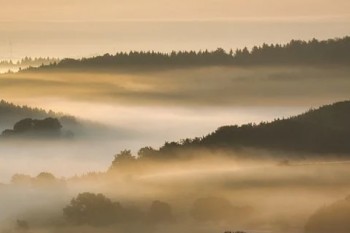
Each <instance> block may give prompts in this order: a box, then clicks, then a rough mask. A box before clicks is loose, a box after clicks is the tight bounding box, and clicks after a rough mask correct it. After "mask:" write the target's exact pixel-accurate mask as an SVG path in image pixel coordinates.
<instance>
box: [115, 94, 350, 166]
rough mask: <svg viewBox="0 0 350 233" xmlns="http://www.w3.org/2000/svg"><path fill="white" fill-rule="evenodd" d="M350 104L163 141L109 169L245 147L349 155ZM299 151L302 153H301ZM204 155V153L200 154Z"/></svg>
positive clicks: (125, 155) (126, 155)
mask: <svg viewBox="0 0 350 233" xmlns="http://www.w3.org/2000/svg"><path fill="white" fill-rule="evenodd" d="M348 119H350V101H344V102H338V103H335V104H332V105H325V106H322V107H320V108H319V109H310V110H309V111H307V112H305V113H303V114H300V115H297V116H294V117H290V118H286V119H275V120H274V121H272V122H261V123H260V124H244V125H241V126H238V125H231V126H223V127H220V128H218V129H217V130H216V131H214V132H212V133H210V134H208V135H206V136H203V137H196V138H187V139H183V140H180V141H179V142H166V143H165V144H164V145H163V146H161V147H160V148H159V149H154V148H152V147H144V148H141V149H140V150H139V151H138V154H137V156H133V155H132V153H131V151H130V150H123V151H121V152H120V153H119V154H117V155H116V156H115V159H114V161H113V163H112V168H118V169H122V167H130V166H131V167H132V166H135V165H137V164H138V163H142V161H143V160H149V159H151V160H169V159H189V158H193V157H198V156H201V154H202V153H200V151H201V150H203V151H211V152H215V151H228V152H230V151H237V150H241V149H246V148H253V149H263V150H269V151H288V152H298V153H297V154H299V155H300V156H303V155H302V154H303V153H308V154H318V155H326V154H333V155H335V154H338V155H339V156H348V155H349V154H350V144H349V143H348V139H349V138H350V122H349V120H348ZM300 152H301V153H300ZM203 154H205V153H203Z"/></svg>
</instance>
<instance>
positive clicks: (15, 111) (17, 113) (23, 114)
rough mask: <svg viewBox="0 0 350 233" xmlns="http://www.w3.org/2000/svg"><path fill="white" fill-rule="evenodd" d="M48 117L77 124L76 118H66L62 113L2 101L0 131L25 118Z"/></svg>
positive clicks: (0, 103) (0, 104)
mask: <svg viewBox="0 0 350 233" xmlns="http://www.w3.org/2000/svg"><path fill="white" fill-rule="evenodd" d="M48 117H55V118H60V119H61V120H62V121H63V122H65V123H71V122H75V119H74V117H71V116H66V115H64V114H62V113H56V112H53V111H45V110H43V109H39V108H31V107H28V106H20V105H15V104H12V103H9V102H6V101H5V100H1V101H0V130H1V129H2V130H3V129H5V128H8V127H10V126H12V125H14V124H15V123H16V122H17V121H20V120H22V119H25V118H35V119H43V118H48Z"/></svg>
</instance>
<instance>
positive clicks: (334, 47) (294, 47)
mask: <svg viewBox="0 0 350 233" xmlns="http://www.w3.org/2000/svg"><path fill="white" fill-rule="evenodd" d="M349 50H350V37H344V38H340V39H329V40H324V41H318V40H316V39H313V40H311V41H301V40H292V41H291V42H289V43H287V44H285V45H281V44H271V45H268V44H263V45H262V46H259V47H258V46H255V47H253V48H252V49H251V50H249V49H248V48H243V49H237V50H236V51H233V50H231V51H229V52H227V51H225V50H223V49H221V48H218V49H217V50H215V51H207V50H205V51H198V52H196V51H178V52H175V51H173V52H171V53H160V52H154V51H145V52H143V51H141V52H136V51H132V52H129V53H125V52H120V53H116V54H114V55H111V54H105V55H103V56H96V57H92V58H82V59H63V60H61V61H60V62H58V63H57V64H56V63H53V64H50V65H47V66H42V67H39V68H30V69H27V70H26V71H33V70H34V71H35V70H41V71H51V70H81V71H93V70H97V71H100V70H106V69H107V70H114V69H129V70H130V69H131V70H133V69H134V68H146V69H148V68H152V69H162V68H178V67H193V66H235V65H322V64H327V65H349V64H350V55H349V53H348V51H349Z"/></svg>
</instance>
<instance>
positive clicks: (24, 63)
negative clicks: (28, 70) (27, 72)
mask: <svg viewBox="0 0 350 233" xmlns="http://www.w3.org/2000/svg"><path fill="white" fill-rule="evenodd" d="M59 61H60V60H59V59H58V58H50V57H35V58H32V57H25V58H22V59H21V60H18V61H17V62H15V61H12V60H2V61H0V68H1V67H29V66H33V67H38V66H41V65H49V64H53V63H58V62H59Z"/></svg>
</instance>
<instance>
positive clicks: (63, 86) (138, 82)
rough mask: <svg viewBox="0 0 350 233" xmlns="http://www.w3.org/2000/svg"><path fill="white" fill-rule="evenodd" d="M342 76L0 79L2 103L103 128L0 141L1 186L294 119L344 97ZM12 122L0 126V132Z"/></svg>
mask: <svg viewBox="0 0 350 233" xmlns="http://www.w3.org/2000/svg"><path fill="white" fill-rule="evenodd" d="M349 73H350V71H349V70H348V69H347V68H344V67H329V68H324V69H323V68H316V67H315V68H313V67H294V68H288V67H246V68H244V67H243V68H225V67H207V68H191V69H178V70H162V71H147V72H135V71H134V72H131V71H123V72H121V71H119V72H115V71H113V72H102V73H88V72H74V73H67V72H44V73H42V72H39V73H38V72H36V73H16V74H4V75H1V76H0V93H1V96H0V97H1V98H2V99H5V100H7V101H10V102H13V103H15V104H20V105H28V106H32V107H39V108H44V109H46V110H53V111H56V112H62V113H65V114H69V115H72V116H75V117H78V119H79V120H80V121H86V120H87V121H90V122H89V123H88V125H91V124H95V123H97V124H101V125H103V127H102V128H101V127H97V128H96V127H95V126H94V127H91V126H90V127H88V128H87V129H86V130H85V132H84V135H81V134H79V133H78V132H73V133H75V134H77V135H76V137H75V138H74V140H72V141H60V142H49V141H45V142H41V141H33V142H32V141H30V142H18V144H19V145H21V146H20V147H18V146H14V145H16V143H17V142H14V143H13V144H8V143H7V142H6V143H1V148H0V154H1V157H0V166H1V172H0V173H1V177H0V181H2V182H7V181H8V180H9V179H10V177H11V176H12V175H13V174H14V173H16V172H23V173H27V174H31V175H34V174H37V173H38V172H40V171H43V170H50V171H52V172H53V173H54V174H55V175H56V176H58V177H61V176H72V175H75V174H82V173H85V172H88V171H91V170H97V171H100V170H104V169H105V168H106V166H107V165H108V164H109V162H110V160H111V158H112V156H113V155H114V154H116V153H117V152H119V151H121V150H123V149H131V150H132V151H133V152H135V153H136V152H137V151H138V150H139V149H140V148H141V147H144V146H152V147H155V148H158V147H159V146H161V145H163V144H164V142H165V141H179V140H180V139H184V138H193V137H200V136H204V135H206V134H208V133H210V132H212V131H214V130H215V129H217V128H218V127H220V126H223V125H232V124H239V125H240V124H244V123H250V122H253V123H259V122H261V121H272V120H274V119H276V118H283V117H289V116H292V115H297V114H299V113H302V112H304V111H306V110H308V109H309V108H311V107H317V106H320V105H323V104H327V103H332V102H335V101H338V100H344V99H347V97H348V93H349V91H350V90H349V88H348V87H349V86H350V85H349V81H348V80H347V76H348V74H349ZM330 78H331V79H332V80H333V81H332V83H330V82H329V81H328V80H329V79H330ZM315 83H317V85H315ZM18 120H20V119H18ZM15 122H16V121H15V120H13V121H12V122H7V123H6V124H4V122H2V123H1V124H0V130H1V131H3V130H5V129H9V128H12V126H13V124H14V123H15ZM66 130H72V129H69V128H68V129H66ZM73 131H74V130H73ZM23 148H25V149H23ZM28 163H31V166H27V164H28Z"/></svg>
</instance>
